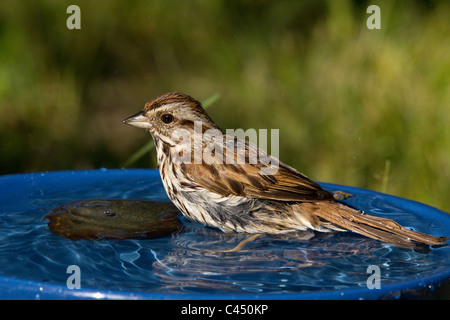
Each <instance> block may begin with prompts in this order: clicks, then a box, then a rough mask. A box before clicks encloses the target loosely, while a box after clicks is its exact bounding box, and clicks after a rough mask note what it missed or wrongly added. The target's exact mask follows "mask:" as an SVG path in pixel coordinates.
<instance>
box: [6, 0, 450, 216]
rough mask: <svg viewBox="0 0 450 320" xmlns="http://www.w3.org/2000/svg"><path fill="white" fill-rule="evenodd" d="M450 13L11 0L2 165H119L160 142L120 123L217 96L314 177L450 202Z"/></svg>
mask: <svg viewBox="0 0 450 320" xmlns="http://www.w3.org/2000/svg"><path fill="white" fill-rule="evenodd" d="M71 4H77V5H79V6H80V9H81V28H82V29H81V30H68V29H67V27H66V20H67V18H68V17H69V14H67V13H66V9H67V7H68V6H69V5H71ZM370 4H377V5H378V6H379V7H380V9H381V30H369V29H368V28H367V27H366V20H367V18H368V17H369V14H367V13H366V9H367V7H368V6H369V5H370ZM449 18H450V3H449V2H448V1H445V0H443V1H412V0H411V1H399V0H391V1H345V0H329V1H321V0H320V1H319V0H310V1H285V0H279V1H268V0H267V1H264V0H255V1H250V0H247V1H245V0H242V1H231V0H204V1H195V0H194V1H181V0H169V1H167V0H164V1H163V0H153V1H144V0H133V1H119V0H106V1H61V0H59V1H57V0H42V1H13V0H4V1H3V2H2V4H1V5H0V139H1V140H0V154H1V157H0V173H1V174H10V173H20V172H31V171H47V170H67V169H89V168H100V167H106V168H120V167H122V166H123V165H124V163H126V162H127V160H129V159H130V157H131V156H132V155H133V154H135V152H136V151H137V150H139V149H140V148H141V147H142V146H143V145H145V144H146V143H147V142H148V141H149V139H150V136H149V135H148V134H147V133H146V132H144V131H143V130H138V129H135V128H132V127H129V126H125V125H123V124H122V123H121V121H122V120H123V119H124V118H126V117H127V116H130V115H132V114H134V113H136V112H138V111H140V110H141V109H142V108H143V105H144V104H145V102H146V101H147V100H150V99H151V98H153V97H155V96H157V95H159V94H162V93H165V92H168V91H180V92H184V93H187V94H190V95H192V96H194V97H195V98H197V99H199V100H201V101H205V100H206V99H208V98H210V97H212V96H214V95H220V99H218V100H217V101H216V102H215V103H214V104H213V105H211V106H210V107H209V108H208V112H209V114H210V115H211V117H212V118H213V119H214V120H215V121H216V122H217V123H218V125H219V126H221V127H222V128H223V129H226V128H243V129H248V128H255V129H259V128H265V129H271V128H278V129H280V159H281V160H282V161H284V162H286V163H288V164H289V165H291V166H294V167H296V168H297V169H298V170H299V171H301V172H303V173H305V174H306V175H308V176H309V177H311V178H312V179H314V180H318V181H323V182H332V183H338V184H345V185H352V186H357V187H362V188H368V189H372V190H376V191H383V192H386V193H390V194H394V195H398V196H401V197H405V198H409V199H414V200H417V201H420V202H424V203H427V204H430V205H433V206H435V207H438V208H441V209H443V210H445V211H450V196H449V195H450V177H449V172H450V125H449V124H450V32H449V31H450V28H449V21H450V20H449ZM154 158H155V155H154V151H152V153H147V154H145V155H144V156H143V157H141V158H140V159H139V160H138V161H135V162H133V164H132V167H144V168H146V167H155V159H154Z"/></svg>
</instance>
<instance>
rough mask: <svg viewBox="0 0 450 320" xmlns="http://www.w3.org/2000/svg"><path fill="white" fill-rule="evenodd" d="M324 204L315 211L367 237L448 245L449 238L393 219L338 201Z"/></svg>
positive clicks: (405, 244)
mask: <svg viewBox="0 0 450 320" xmlns="http://www.w3.org/2000/svg"><path fill="white" fill-rule="evenodd" d="M323 204H324V205H327V207H326V208H323V210H317V211H316V212H315V213H316V214H317V215H318V216H320V217H321V218H323V219H325V220H327V221H329V222H331V223H333V224H336V225H338V226H340V227H343V228H345V229H348V230H351V231H354V232H357V233H360V234H362V235H365V236H367V237H370V238H373V239H377V240H381V241H384V242H389V243H393V244H396V245H398V246H401V247H408V248H410V247H414V246H415V244H414V241H415V242H418V243H423V244H427V245H446V243H445V241H447V240H448V239H449V238H446V237H435V236H432V235H428V234H425V233H421V232H416V231H412V230H409V229H406V228H404V227H402V226H401V225H399V224H398V223H397V222H395V221H393V220H390V219H386V218H380V217H375V216H371V215H368V214H364V213H361V212H360V211H357V210H355V209H352V208H350V207H347V206H345V205H343V204H341V203H338V202H334V203H333V202H328V203H326V202H325V203H323Z"/></svg>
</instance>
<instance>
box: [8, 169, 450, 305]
mask: <svg viewBox="0 0 450 320" xmlns="http://www.w3.org/2000/svg"><path fill="white" fill-rule="evenodd" d="M323 186H324V187H325V188H326V189H328V190H336V189H339V190H342V191H346V192H351V193H353V194H355V196H354V197H352V198H349V199H347V200H346V201H345V202H347V203H349V204H350V205H352V206H354V207H357V208H358V209H361V210H364V211H365V212H366V213H367V214H374V215H381V216H384V217H388V218H392V219H395V220H396V221H397V222H399V223H400V224H403V225H405V226H408V227H412V228H414V229H416V230H418V231H422V232H427V233H431V234H434V235H446V236H448V235H449V230H450V218H449V215H448V214H446V213H444V212H442V211H439V210H437V209H433V208H431V207H428V206H425V205H421V204H418V203H415V202H412V201H407V200H403V199H399V198H396V197H390V196H386V195H382V194H378V193H373V192H370V191H367V190H362V189H355V188H348V187H338V186H336V185H330V184H323ZM0 190H2V192H1V196H0V199H1V200H0V275H2V276H4V277H11V278H20V279H26V280H32V281H37V282H41V283H42V282H43V283H50V284H58V285H61V286H64V287H65V284H66V281H67V278H68V276H69V274H67V273H66V270H67V267H68V266H69V265H77V266H79V267H80V270H81V288H82V289H87V288H93V289H95V290H115V291H122V292H125V291H127V292H128V291H132V292H137V293H152V294H190V295H194V296H195V295H199V294H200V295H205V294H207V295H209V296H210V297H214V295H224V294H225V295H233V296H239V295H243V296H244V295H258V296H262V297H264V295H270V296H271V297H273V296H278V295H279V296H280V297H281V296H283V295H289V294H308V293H322V292H330V291H340V292H342V291H345V290H354V289H367V280H368V277H369V276H370V275H371V274H370V273H367V268H368V267H369V266H371V265H375V266H378V267H379V268H380V276H381V279H380V283H381V286H382V287H389V286H390V285H395V284H398V283H404V282H407V281H412V280H421V279H426V278H427V277H434V276H437V275H439V274H447V275H448V274H449V270H450V249H449V248H448V247H441V248H431V249H430V251H429V252H418V251H414V250H412V249H404V248H398V247H396V246H394V245H390V244H384V243H381V242H379V241H376V240H371V239H368V238H365V237H363V236H360V235H357V234H354V233H350V232H346V233H345V232H340V233H330V234H325V233H313V232H299V233H295V234H288V235H280V236H262V237H259V238H257V239H256V240H254V241H251V242H249V243H248V244H246V246H245V247H244V251H240V252H231V253H221V252H214V251H223V250H229V249H231V248H233V247H235V246H236V245H238V244H239V243H240V242H241V241H243V240H244V239H246V238H247V237H248V236H246V235H240V234H224V233H222V232H221V231H218V230H216V229H213V228H208V227H204V226H202V225H199V224H196V223H193V222H190V221H188V220H186V219H185V218H183V217H182V216H181V215H180V221H181V222H182V229H181V230H179V231H177V232H175V233H173V234H172V235H171V236H168V237H164V238H159V239H151V240H102V241H91V240H80V241H72V240H69V239H65V238H61V237H58V236H56V235H54V234H52V233H51V232H50V231H49V230H48V227H47V220H43V219H42V218H43V216H44V215H46V214H47V213H48V212H50V211H51V210H52V209H53V208H55V207H57V206H59V205H62V204H64V203H68V202H72V201H75V200H85V199H86V200H87V199H95V198H109V199H135V200H154V201H168V198H167V196H166V194H165V192H164V189H163V187H162V185H161V182H160V179H159V175H158V173H157V172H155V171H153V170H94V171H74V172H59V173H58V172H54V173H37V174H28V175H15V176H14V175H13V176H4V177H0ZM203 297H204V296H203Z"/></svg>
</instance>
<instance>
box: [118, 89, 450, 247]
mask: <svg viewBox="0 0 450 320" xmlns="http://www.w3.org/2000/svg"><path fill="white" fill-rule="evenodd" d="M123 122H124V123H126V124H129V125H132V126H135V127H139V128H143V129H146V130H148V131H149V132H150V134H151V136H152V138H153V141H154V144H155V146H156V151H157V161H158V169H159V172H160V175H161V179H162V182H163V185H164V188H165V190H166V192H167V195H168V196H169V198H170V200H171V201H172V202H173V203H174V204H175V206H176V207H177V208H178V209H179V210H180V211H181V212H182V213H183V215H184V216H186V217H187V218H188V219H191V220H193V221H196V222H199V223H202V224H205V225H208V226H212V227H216V228H219V229H221V230H222V231H224V232H232V231H235V232H246V233H253V234H261V233H268V234H279V233H286V232H291V231H298V230H307V229H312V230H316V231H321V232H330V231H348V230H351V231H353V232H356V233H359V234H362V235H364V236H367V237H370V238H373V239H377V240H381V241H384V242H389V243H393V244H396V245H398V246H401V247H415V246H416V245H417V244H421V245H423V244H425V245H444V244H445V241H446V240H447V238H444V237H436V236H432V235H428V234H424V233H420V232H416V231H413V230H409V229H407V228H405V227H403V226H401V225H399V224H398V223H396V222H395V221H393V220H390V219H386V218H381V217H376V216H371V215H368V214H364V212H362V211H360V210H357V209H354V208H351V207H349V206H347V205H345V204H343V203H341V202H338V201H336V200H335V198H334V196H333V193H331V192H328V191H326V190H324V189H322V188H321V187H320V186H319V185H318V184H317V183H316V182H314V181H312V180H311V179H309V178H308V177H306V176H305V175H303V174H302V173H300V172H298V171H297V170H296V169H294V168H292V167H290V166H288V165H287V164H285V163H283V162H281V161H279V160H278V159H277V158H275V157H272V156H270V155H268V154H267V153H266V152H265V151H263V150H262V149H260V148H258V147H257V146H256V145H254V144H252V143H250V142H249V141H246V140H241V139H238V138H236V137H232V136H229V135H227V134H224V133H223V132H222V131H221V130H220V128H219V127H218V126H217V125H216V124H215V123H214V122H213V120H212V119H211V118H210V117H209V116H208V115H207V113H206V112H205V110H204V109H203V108H202V106H201V104H200V103H199V102H198V101H197V100H195V99H194V98H192V97H190V96H188V95H185V94H181V93H167V94H164V95H161V96H159V97H157V98H155V99H153V100H151V101H149V102H148V103H146V104H145V107H144V110H143V111H141V112H139V113H137V114H136V115H133V116H131V117H129V118H127V119H125V120H124V121H123ZM199 137H200V138H199ZM255 155H256V159H257V160H258V161H250V160H252V156H255ZM260 159H264V161H259V160H260ZM253 160H254V159H253Z"/></svg>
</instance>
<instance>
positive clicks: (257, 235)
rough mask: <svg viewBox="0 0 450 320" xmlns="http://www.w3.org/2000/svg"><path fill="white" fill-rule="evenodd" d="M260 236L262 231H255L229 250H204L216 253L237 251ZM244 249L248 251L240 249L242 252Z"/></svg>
mask: <svg viewBox="0 0 450 320" xmlns="http://www.w3.org/2000/svg"><path fill="white" fill-rule="evenodd" d="M260 236H262V233H255V234H253V235H251V236H250V237H248V238H247V239H245V240H242V241H241V242H239V243H238V245H237V246H235V247H234V248H232V249H229V250H206V252H214V253H217V252H218V253H227V252H239V251H241V249H242V248H243V247H244V246H245V245H246V244H247V243H249V242H251V241H253V240H255V239H256V238H258V237H260ZM244 251H249V250H242V252H244Z"/></svg>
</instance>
